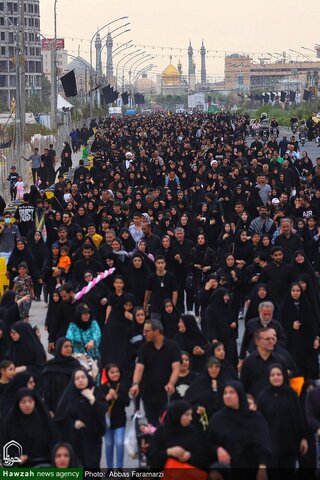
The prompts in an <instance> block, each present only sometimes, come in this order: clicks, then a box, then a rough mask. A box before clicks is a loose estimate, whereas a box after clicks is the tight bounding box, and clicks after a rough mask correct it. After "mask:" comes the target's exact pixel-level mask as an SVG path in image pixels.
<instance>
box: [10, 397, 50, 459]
mask: <svg viewBox="0 0 320 480" xmlns="http://www.w3.org/2000/svg"><path fill="white" fill-rule="evenodd" d="M12 439H14V440H15V441H16V442H18V443H19V444H20V445H21V447H22V452H23V453H22V457H21V460H22V463H21V464H20V466H22V467H34V466H35V465H37V464H39V463H45V462H48V463H49V462H50V458H51V450H52V448H53V446H54V444H55V442H56V440H57V438H56V434H55V431H54V425H53V422H52V420H51V418H50V416H49V414H48V412H47V410H46V408H45V406H44V405H43V403H42V401H41V399H40V398H39V397H38V395H37V394H36V393H35V392H34V391H33V390H30V389H28V388H23V389H21V390H19V391H18V393H17V394H16V398H15V402H14V404H13V407H12V410H11V412H10V413H9V415H8V416H7V417H6V418H5V419H4V421H3V424H2V432H1V443H2V447H3V446H4V445H5V444H6V443H7V442H10V441H11V440H12Z"/></svg>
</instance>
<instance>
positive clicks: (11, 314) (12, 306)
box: [0, 290, 20, 328]
mask: <svg viewBox="0 0 320 480" xmlns="http://www.w3.org/2000/svg"><path fill="white" fill-rule="evenodd" d="M15 297H16V295H15V293H14V292H13V291H12V290H6V291H5V292H4V294H3V295H2V298H1V302H0V319H1V320H3V321H4V323H5V324H6V326H7V327H8V328H10V326H11V325H12V324H13V323H15V322H18V321H19V320H20V313H19V308H18V305H17V303H16V301H15Z"/></svg>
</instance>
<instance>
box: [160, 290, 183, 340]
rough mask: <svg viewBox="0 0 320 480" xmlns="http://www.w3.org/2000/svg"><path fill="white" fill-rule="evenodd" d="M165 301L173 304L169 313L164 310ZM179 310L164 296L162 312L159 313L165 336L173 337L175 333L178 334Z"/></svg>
mask: <svg viewBox="0 0 320 480" xmlns="http://www.w3.org/2000/svg"><path fill="white" fill-rule="evenodd" d="M167 303H171V304H172V305H173V311H172V312H171V313H167V312H166V310H165V305H166V304H167ZM180 316H181V315H180V312H179V311H178V309H177V307H176V306H175V305H174V304H173V302H172V300H171V299H170V298H166V299H165V300H164V302H163V307H162V313H161V319H160V320H161V323H162V325H163V329H164V335H165V336H166V337H167V338H174V336H175V335H178V333H179V330H178V322H179V319H180Z"/></svg>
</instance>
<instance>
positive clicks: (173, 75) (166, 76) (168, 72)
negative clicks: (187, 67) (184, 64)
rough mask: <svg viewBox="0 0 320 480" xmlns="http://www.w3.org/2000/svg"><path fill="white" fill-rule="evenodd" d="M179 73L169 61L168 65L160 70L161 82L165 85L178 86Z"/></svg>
mask: <svg viewBox="0 0 320 480" xmlns="http://www.w3.org/2000/svg"><path fill="white" fill-rule="evenodd" d="M180 82H181V79H180V73H179V71H178V69H177V68H176V67H175V66H174V65H172V63H169V65H168V66H167V67H166V68H165V69H164V70H163V72H162V84H163V85H164V86H165V87H178V86H180Z"/></svg>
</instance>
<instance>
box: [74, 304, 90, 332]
mask: <svg viewBox="0 0 320 480" xmlns="http://www.w3.org/2000/svg"><path fill="white" fill-rule="evenodd" d="M83 313H90V318H89V320H88V321H87V322H84V321H83V320H81V315H82V314H83ZM92 320H93V318H92V316H91V312H90V310H89V307H88V306H87V305H86V304H85V303H80V305H77V306H76V310H75V321H74V323H75V324H76V325H77V327H78V328H80V329H81V330H88V329H89V328H90V327H91V324H92Z"/></svg>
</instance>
